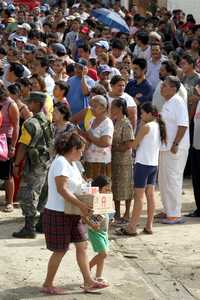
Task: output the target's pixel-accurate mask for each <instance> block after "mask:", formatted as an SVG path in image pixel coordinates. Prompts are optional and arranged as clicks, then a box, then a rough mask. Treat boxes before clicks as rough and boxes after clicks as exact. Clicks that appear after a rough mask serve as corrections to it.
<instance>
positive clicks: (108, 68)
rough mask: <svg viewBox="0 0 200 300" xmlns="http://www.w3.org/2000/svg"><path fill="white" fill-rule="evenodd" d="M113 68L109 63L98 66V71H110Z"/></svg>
mask: <svg viewBox="0 0 200 300" xmlns="http://www.w3.org/2000/svg"><path fill="white" fill-rule="evenodd" d="M110 72H111V69H110V67H109V66H108V65H100V66H99V67H98V73H110Z"/></svg>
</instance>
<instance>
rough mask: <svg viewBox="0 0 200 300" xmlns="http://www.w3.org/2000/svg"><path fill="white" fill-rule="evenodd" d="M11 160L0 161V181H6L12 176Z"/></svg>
mask: <svg viewBox="0 0 200 300" xmlns="http://www.w3.org/2000/svg"><path fill="white" fill-rule="evenodd" d="M12 172H13V159H9V160H6V161H0V179H2V180H7V179H9V178H10V177H11V176H12Z"/></svg>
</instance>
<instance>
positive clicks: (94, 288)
mask: <svg viewBox="0 0 200 300" xmlns="http://www.w3.org/2000/svg"><path fill="white" fill-rule="evenodd" d="M107 287H109V284H108V283H104V282H97V281H95V282H94V283H93V284H92V285H91V286H84V292H85V293H92V292H95V291H97V290H101V289H105V288H107Z"/></svg>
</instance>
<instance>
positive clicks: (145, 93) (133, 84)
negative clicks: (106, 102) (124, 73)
mask: <svg viewBox="0 0 200 300" xmlns="http://www.w3.org/2000/svg"><path fill="white" fill-rule="evenodd" d="M125 92H126V93H127V94H129V95H130V96H132V97H133V98H135V96H136V95H137V94H142V96H141V97H139V98H137V99H138V100H139V102H140V104H142V103H144V102H151V101H152V96H153V89H152V86H151V85H150V83H149V82H148V81H147V80H146V79H145V80H143V81H142V82H141V83H139V84H137V81H136V80H131V81H129V83H128V84H127V86H126V89H125Z"/></svg>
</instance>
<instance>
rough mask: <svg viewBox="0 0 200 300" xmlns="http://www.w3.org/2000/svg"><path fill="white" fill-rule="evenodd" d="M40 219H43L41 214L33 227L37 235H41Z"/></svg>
mask: <svg viewBox="0 0 200 300" xmlns="http://www.w3.org/2000/svg"><path fill="white" fill-rule="evenodd" d="M42 217H43V213H40V216H39V219H38V221H37V223H36V225H35V231H36V232H38V233H43V227H42Z"/></svg>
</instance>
